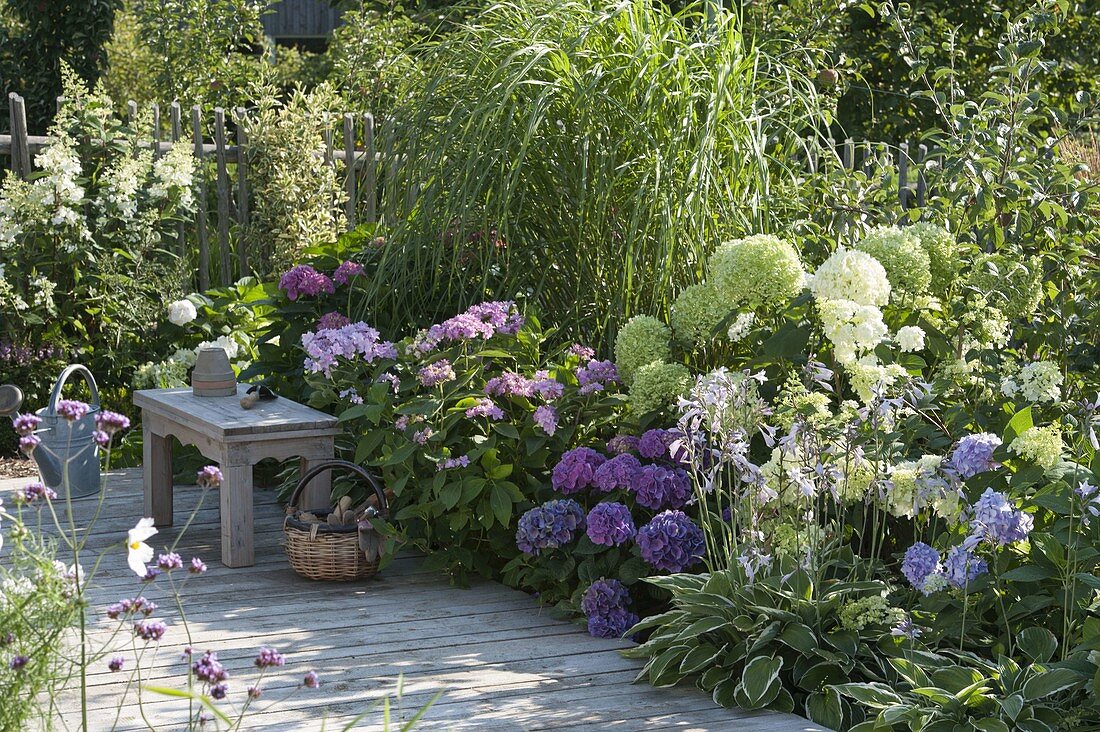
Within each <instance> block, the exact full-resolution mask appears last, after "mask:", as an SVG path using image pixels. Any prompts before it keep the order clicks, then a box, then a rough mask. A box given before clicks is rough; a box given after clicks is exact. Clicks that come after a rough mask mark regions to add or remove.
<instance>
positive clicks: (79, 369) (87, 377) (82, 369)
mask: <svg viewBox="0 0 1100 732" xmlns="http://www.w3.org/2000/svg"><path fill="white" fill-rule="evenodd" d="M73 374H79V375H80V376H82V377H84V381H86V382H88V389H89V390H90V391H91V392H92V404H91V406H93V407H99V406H100V402H99V389H98V388H97V387H96V384H95V377H93V376H92V372H91V371H89V370H88V369H87V367H86V366H82V365H81V364H78V363H74V364H70V365H69V366H66V367H65V370H64V371H62V372H61V376H58V377H57V383H56V384H54V385H53V392H52V393H51V394H50V407H49V408H50V411H51V412H56V411H57V402H58V401H60V400H61V390H62V389H63V388H65V382H66V381H68V380H69V377H70V376H72V375H73Z"/></svg>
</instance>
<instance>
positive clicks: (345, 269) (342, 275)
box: [332, 262, 363, 285]
mask: <svg viewBox="0 0 1100 732" xmlns="http://www.w3.org/2000/svg"><path fill="white" fill-rule="evenodd" d="M361 274H363V265H361V264H359V263H358V262H344V263H343V264H341V265H340V266H339V267H337V268H336V271H335V272H333V273H332V281H333V282H335V283H336V284H338V285H346V284H347V283H349V282H351V280H352V278H353V277H358V276H359V275H361Z"/></svg>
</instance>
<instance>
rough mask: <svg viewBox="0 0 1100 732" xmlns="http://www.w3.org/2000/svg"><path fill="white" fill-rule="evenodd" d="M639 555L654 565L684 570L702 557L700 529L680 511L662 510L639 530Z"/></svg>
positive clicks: (702, 546)
mask: <svg viewBox="0 0 1100 732" xmlns="http://www.w3.org/2000/svg"><path fill="white" fill-rule="evenodd" d="M637 542H638V549H640V550H641V553H642V559H644V560H645V561H647V562H648V563H649V564H650V565H651V566H653V567H656V568H657V569H663V570H665V571H667V572H683V571H684V570H685V569H687V568H688V567H690V566H692V565H694V564H698V563H699V562H700V561H702V559H703V551H704V538H703V530H702V529H700V528H699V527H698V526H696V525H695V522H694V521H692V520H691V519H690V518H688V516H687V514H686V513H684V512H683V511H665V512H664V513H659V514H657V515H656V516H654V517H653V520H651V521H650V522H649V523H648V524H646V525H645V526H643V527H642V528H641V529H639V530H638V538H637Z"/></svg>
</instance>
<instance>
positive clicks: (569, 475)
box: [550, 447, 607, 495]
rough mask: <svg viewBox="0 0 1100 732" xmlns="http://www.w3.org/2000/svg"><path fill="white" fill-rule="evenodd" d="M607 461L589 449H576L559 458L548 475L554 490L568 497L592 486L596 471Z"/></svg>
mask: <svg viewBox="0 0 1100 732" xmlns="http://www.w3.org/2000/svg"><path fill="white" fill-rule="evenodd" d="M606 460H607V458H605V457H604V456H603V455H601V454H600V453H598V452H596V451H595V450H593V449H592V448H590V447H577V448H574V449H572V450H570V451H569V452H567V453H565V454H564V455H562V456H561V460H559V461H558V464H557V465H555V466H554V470H553V472H552V473H551V475H550V483H551V484H552V485H553V486H554V489H555V490H558V491H561V492H562V493H564V494H566V495H569V494H570V493H577V492H578V491H582V490H584V489H585V488H587V487H589V486H590V485H592V481H593V479H594V478H595V476H596V469H597V468H599V467H600V466H601V465H603V463H604V462H605V461H606Z"/></svg>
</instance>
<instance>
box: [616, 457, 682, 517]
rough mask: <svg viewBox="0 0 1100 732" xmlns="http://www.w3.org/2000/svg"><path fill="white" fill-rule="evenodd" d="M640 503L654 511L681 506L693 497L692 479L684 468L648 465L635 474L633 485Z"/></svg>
mask: <svg viewBox="0 0 1100 732" xmlns="http://www.w3.org/2000/svg"><path fill="white" fill-rule="evenodd" d="M631 487H632V488H633V490H634V495H635V496H636V497H637V501H638V503H639V504H640V505H642V506H645V507H646V508H649V509H652V510H654V511H659V510H661V509H662V508H680V507H681V506H683V505H684V504H685V503H687V502H688V499H690V498H691V495H692V490H691V479H690V478H689V477H688V474H687V472H686V471H684V469H683V468H666V467H664V466H662V465H646V466H645V467H643V468H642V469H641V470H639V471H638V472H637V473H635V475H634V483H633V485H632V486H631Z"/></svg>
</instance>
